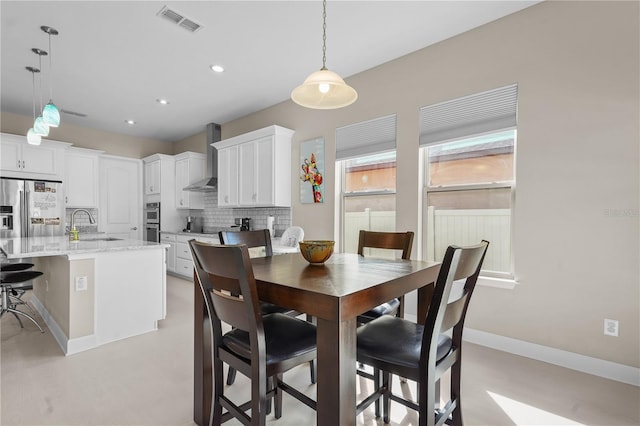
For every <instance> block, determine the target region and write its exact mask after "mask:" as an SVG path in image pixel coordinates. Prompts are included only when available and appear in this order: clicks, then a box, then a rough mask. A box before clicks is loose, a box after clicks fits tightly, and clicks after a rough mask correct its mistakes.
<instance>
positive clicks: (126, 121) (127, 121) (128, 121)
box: [124, 120, 136, 126]
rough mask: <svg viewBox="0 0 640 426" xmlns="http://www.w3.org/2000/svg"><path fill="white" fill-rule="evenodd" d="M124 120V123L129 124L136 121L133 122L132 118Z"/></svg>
mask: <svg viewBox="0 0 640 426" xmlns="http://www.w3.org/2000/svg"><path fill="white" fill-rule="evenodd" d="M124 122H125V123H127V124H129V125H131V126H133V125H134V124H136V122H135V121H133V120H124Z"/></svg>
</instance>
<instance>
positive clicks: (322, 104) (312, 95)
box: [291, 0, 358, 109]
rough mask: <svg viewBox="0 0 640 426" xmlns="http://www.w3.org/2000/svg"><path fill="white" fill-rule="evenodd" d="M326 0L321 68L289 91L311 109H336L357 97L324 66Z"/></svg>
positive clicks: (324, 1) (325, 4)
mask: <svg viewBox="0 0 640 426" xmlns="http://www.w3.org/2000/svg"><path fill="white" fill-rule="evenodd" d="M326 51H327V0H323V1H322V68H321V69H320V70H319V71H316V72H314V73H312V74H311V75H310V76H309V77H307V79H306V80H305V81H304V83H302V84H301V85H300V86H298V87H296V88H295V89H293V91H292V92H291V100H293V101H294V102H295V103H297V104H299V105H302V106H303V107H307V108H313V109H337V108H342V107H345V106H347V105H351V104H352V103H354V102H355V101H356V99H358V93H357V92H356V91H355V89H354V88H353V87H351V86H349V85H347V84H346V83H345V82H344V80H343V79H342V78H341V77H340V76H339V75H338V74H336V73H335V72H333V71H330V70H328V69H327V67H326V61H327V57H326Z"/></svg>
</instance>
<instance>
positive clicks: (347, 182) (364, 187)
mask: <svg viewBox="0 0 640 426" xmlns="http://www.w3.org/2000/svg"><path fill="white" fill-rule="evenodd" d="M342 175H343V179H342V182H343V190H342V223H343V226H342V241H343V251H344V252H346V253H357V252H358V234H359V233H360V230H361V229H364V230H365V231H388V232H393V231H395V229H396V152H395V151H392V152H386V153H382V154H374V155H369V156H365V157H359V158H355V159H351V160H345V161H342Z"/></svg>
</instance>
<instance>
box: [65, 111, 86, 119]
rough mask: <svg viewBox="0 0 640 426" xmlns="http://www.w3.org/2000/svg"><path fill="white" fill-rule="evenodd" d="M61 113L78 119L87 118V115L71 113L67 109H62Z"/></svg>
mask: <svg viewBox="0 0 640 426" xmlns="http://www.w3.org/2000/svg"><path fill="white" fill-rule="evenodd" d="M60 112H62V113H64V114H68V115H75V116H76V117H82V118H85V117H86V116H87V114H84V113H82V112H75V111H69V110H66V109H61V110H60Z"/></svg>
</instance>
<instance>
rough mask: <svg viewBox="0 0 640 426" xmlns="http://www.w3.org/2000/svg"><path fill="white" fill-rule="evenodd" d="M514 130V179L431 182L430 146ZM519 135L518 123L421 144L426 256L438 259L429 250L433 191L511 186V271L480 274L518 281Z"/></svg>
mask: <svg viewBox="0 0 640 426" xmlns="http://www.w3.org/2000/svg"><path fill="white" fill-rule="evenodd" d="M509 130H512V131H513V132H514V135H513V180H511V181H498V182H483V183H478V184H455V185H438V186H430V185H429V180H430V167H431V166H430V162H429V147H431V146H435V145H443V144H447V143H450V142H455V141H459V140H464V139H473V138H475V137H478V136H483V135H491V134H494V133H501V132H504V131H509ZM517 139H518V129H517V127H509V128H503V129H496V130H494V131H490V132H484V133H482V134H475V135H469V136H465V137H461V138H456V139H452V140H446V141H442V142H438V143H432V144H429V145H422V146H420V151H421V152H420V158H421V162H422V164H423V167H422V170H423V177H422V201H421V204H422V206H421V211H422V228H423V229H424V230H425V231H424V233H423V238H422V244H421V245H422V253H424V256H423V257H424V258H425V259H426V260H432V261H436V260H437V259H434V258H433V257H434V253H430V252H429V250H428V248H429V247H428V246H429V244H428V238H427V236H426V231H427V228H428V226H427V220H428V214H427V211H428V206H427V200H428V197H429V194H430V193H444V192H455V191H470V190H482V189H505V188H509V189H510V210H511V220H510V225H509V244H510V257H509V271H508V272H499V271H486V270H481V271H480V277H481V278H488V279H492V280H498V281H499V280H506V281H510V282H515V252H514V242H515V238H514V230H515V227H514V225H515V201H516V183H517V179H516V164H517V162H516V156H517ZM494 286H495V287H501V288H510V287H511V286H509V285H506V286H505V285H504V284H499V283H498V284H496V285H494Z"/></svg>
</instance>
